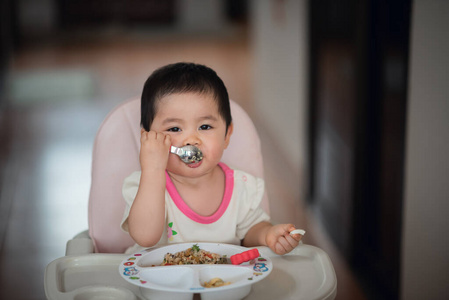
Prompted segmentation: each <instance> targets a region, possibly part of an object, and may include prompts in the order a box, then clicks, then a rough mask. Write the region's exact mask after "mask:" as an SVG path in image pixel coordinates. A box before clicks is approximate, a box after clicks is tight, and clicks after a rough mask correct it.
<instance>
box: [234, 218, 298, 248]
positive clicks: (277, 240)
mask: <svg viewBox="0 0 449 300" xmlns="http://www.w3.org/2000/svg"><path fill="white" fill-rule="evenodd" d="M294 229H295V227H294V226H293V224H279V225H271V224H270V223H268V222H261V223H259V224H256V225H254V226H253V227H251V229H250V230H249V231H248V233H247V234H246V236H245V239H244V240H243V245H244V246H245V247H255V246H268V247H270V249H271V250H273V252H275V253H276V254H279V255H282V254H286V253H288V252H290V251H292V250H293V248H295V247H296V246H298V244H299V241H300V240H301V237H302V236H301V235H299V234H294V235H293V236H291V235H290V231H292V230H294Z"/></svg>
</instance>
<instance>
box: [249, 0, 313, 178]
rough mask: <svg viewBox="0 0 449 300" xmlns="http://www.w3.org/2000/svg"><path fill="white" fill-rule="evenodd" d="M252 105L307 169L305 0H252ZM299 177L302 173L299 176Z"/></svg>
mask: <svg viewBox="0 0 449 300" xmlns="http://www.w3.org/2000/svg"><path fill="white" fill-rule="evenodd" d="M250 5H251V9H250V13H251V16H250V20H251V22H252V23H251V25H252V26H251V27H252V42H253V49H254V109H255V115H256V117H257V119H258V120H262V121H263V123H264V124H269V125H265V126H264V128H263V130H264V131H265V132H266V133H267V134H268V135H269V136H270V139H271V140H272V141H273V142H274V143H275V144H277V146H278V147H277V148H278V150H279V157H280V158H284V159H285V160H286V162H287V163H288V165H289V166H290V167H291V168H292V171H293V172H294V174H295V175H298V176H299V178H302V176H301V175H302V174H304V173H305V170H304V169H305V167H306V166H305V158H306V124H307V116H306V111H307V88H306V86H307V85H306V83H307V77H306V76H307V71H308V70H307V68H308V66H307V1H303V0H301V1H297V0H285V1H267V0H262V1H258V0H253V1H251V3H250ZM297 178H298V177H297Z"/></svg>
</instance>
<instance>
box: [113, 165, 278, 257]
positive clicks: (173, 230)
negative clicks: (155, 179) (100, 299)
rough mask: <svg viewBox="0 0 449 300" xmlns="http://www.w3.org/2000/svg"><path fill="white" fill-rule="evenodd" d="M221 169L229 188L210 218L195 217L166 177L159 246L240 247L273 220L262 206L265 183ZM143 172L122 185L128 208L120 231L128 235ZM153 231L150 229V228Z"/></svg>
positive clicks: (196, 215) (129, 178)
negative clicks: (253, 230) (212, 244)
mask: <svg viewBox="0 0 449 300" xmlns="http://www.w3.org/2000/svg"><path fill="white" fill-rule="evenodd" d="M219 166H220V167H221V168H222V170H223V172H224V173H225V178H226V185H225V192H224V195H223V200H222V203H221V205H220V207H219V208H218V209H217V211H216V212H215V213H214V214H213V215H211V216H206V217H205V216H201V215H198V214H197V213H195V212H194V211H193V210H192V209H190V207H189V206H188V205H187V204H186V203H185V202H184V201H183V199H182V198H181V197H180V195H179V194H178V191H177V190H176V188H175V186H174V184H173V182H172V181H171V179H170V177H169V176H168V174H167V173H166V179H167V180H166V190H165V221H166V229H167V230H166V232H165V233H164V234H163V235H162V237H161V239H160V241H159V242H158V245H166V244H169V243H184V242H217V243H227V244H236V245H239V244H240V241H241V240H242V239H243V238H244V237H245V235H246V233H247V232H248V230H249V229H250V228H251V227H252V226H254V225H256V224H258V223H260V222H262V221H269V220H270V217H269V216H268V215H267V214H266V213H265V211H264V210H263V209H262V207H261V206H260V203H261V201H262V196H263V193H264V181H263V179H261V178H256V177H254V176H252V175H250V174H248V173H245V172H243V171H239V170H233V169H231V168H229V167H228V166H227V165H225V164H224V163H220V164H219ZM140 175H141V172H140V171H138V172H134V173H132V174H131V175H130V176H128V177H127V178H126V179H125V181H124V184H123V190H122V192H123V197H124V198H125V201H126V208H125V212H124V215H123V219H122V223H121V228H122V229H123V230H124V231H126V232H128V215H129V211H130V209H131V205H132V204H133V201H134V198H135V197H136V194H137V190H138V187H139V182H140ZM148 230H151V228H148ZM141 249H142V247H139V246H137V245H136V246H134V247H132V248H131V249H128V251H127V252H138V251H139V250H141Z"/></svg>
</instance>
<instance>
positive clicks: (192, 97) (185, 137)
mask: <svg viewBox="0 0 449 300" xmlns="http://www.w3.org/2000/svg"><path fill="white" fill-rule="evenodd" d="M156 108H157V109H156V111H157V112H156V115H155V117H154V120H153V123H152V124H151V128H150V130H153V131H156V132H162V133H165V134H169V135H170V136H171V141H172V145H173V146H176V147H182V146H185V145H194V146H197V147H198V148H199V149H200V150H201V151H202V152H203V160H201V161H200V162H198V163H194V164H185V163H183V162H182V161H181V160H180V159H179V158H178V157H177V156H176V155H170V156H169V160H168V165H167V170H168V171H169V172H171V173H174V174H178V175H182V176H187V177H197V176H200V175H202V174H204V173H207V172H209V171H211V170H213V168H214V167H215V166H216V165H217V164H218V163H219V162H220V160H221V157H222V155H223V151H224V149H226V147H227V146H228V144H229V139H230V137H231V134H232V125H231V126H230V128H229V129H228V132H227V133H226V123H225V120H224V119H223V118H222V117H221V115H220V114H219V112H218V105H217V102H216V100H215V99H214V98H213V96H212V94H198V93H179V94H171V95H168V96H165V97H163V98H162V99H160V100H159V101H158V103H157V107H156Z"/></svg>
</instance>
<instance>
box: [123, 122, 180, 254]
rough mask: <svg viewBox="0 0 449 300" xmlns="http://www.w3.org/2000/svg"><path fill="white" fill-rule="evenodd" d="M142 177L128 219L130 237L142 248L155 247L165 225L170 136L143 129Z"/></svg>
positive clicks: (141, 139)
mask: <svg viewBox="0 0 449 300" xmlns="http://www.w3.org/2000/svg"><path fill="white" fill-rule="evenodd" d="M140 143H141V148H140V166H141V169H142V174H141V177H140V184H139V189H138V191H137V195H136V198H135V199H134V202H133V204H132V206H131V210H130V212H129V217H128V228H129V234H130V236H131V237H132V238H133V239H134V241H135V242H136V243H137V244H139V245H140V246H143V247H151V246H154V245H155V244H156V243H157V242H158V241H159V239H160V238H161V235H162V233H163V230H164V224H165V184H166V182H165V169H166V167H167V161H168V156H169V150H170V146H171V139H170V136H169V135H165V134H163V133H160V132H158V133H156V132H154V131H150V132H147V131H145V130H143V129H142V131H141V138H140Z"/></svg>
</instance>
